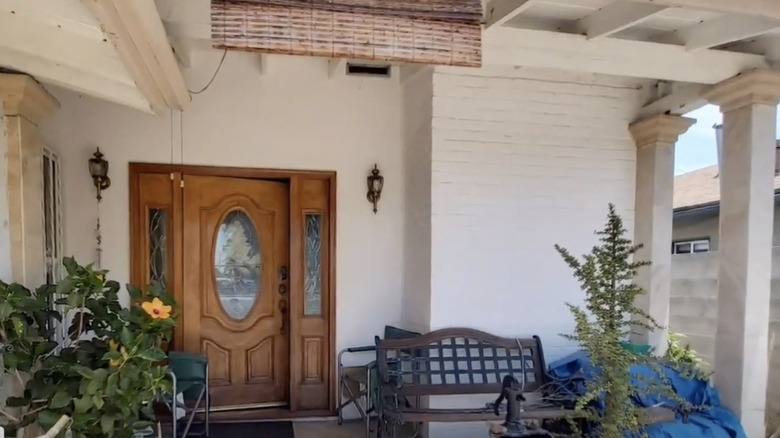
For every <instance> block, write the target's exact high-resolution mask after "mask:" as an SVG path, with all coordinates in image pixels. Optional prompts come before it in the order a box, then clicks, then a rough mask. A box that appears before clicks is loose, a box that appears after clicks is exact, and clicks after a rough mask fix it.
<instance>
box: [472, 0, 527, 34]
mask: <svg viewBox="0 0 780 438" xmlns="http://www.w3.org/2000/svg"><path fill="white" fill-rule="evenodd" d="M538 1H539V0H490V1H488V4H487V7H486V8H485V29H486V30H487V29H491V28H496V27H501V26H503V25H504V24H505V23H506V22H508V21H510V20H512V19H513V18H515V17H517V16H518V15H520V14H522V13H523V12H525V11H527V10H528V9H530V8H531V6H533V5H534V3H538Z"/></svg>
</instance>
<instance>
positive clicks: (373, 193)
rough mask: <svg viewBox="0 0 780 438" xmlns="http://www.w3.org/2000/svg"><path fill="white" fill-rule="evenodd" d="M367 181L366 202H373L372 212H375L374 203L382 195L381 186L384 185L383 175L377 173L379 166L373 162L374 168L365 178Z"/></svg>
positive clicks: (377, 201) (376, 202)
mask: <svg viewBox="0 0 780 438" xmlns="http://www.w3.org/2000/svg"><path fill="white" fill-rule="evenodd" d="M367 181H368V194H367V195H366V197H367V198H368V202H370V203H372V204H374V214H376V212H377V208H376V205H377V204H378V203H379V198H380V197H382V188H383V187H384V185H385V177H383V176H382V175H380V174H379V168H378V167H377V165H376V164H374V170H372V171H371V175H369V176H368V178H367Z"/></svg>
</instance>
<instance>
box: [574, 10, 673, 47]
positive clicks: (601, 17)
mask: <svg viewBox="0 0 780 438" xmlns="http://www.w3.org/2000/svg"><path fill="white" fill-rule="evenodd" d="M666 9H668V8H667V7H666V6H659V5H654V4H643V3H633V2H630V1H625V0H618V1H615V2H612V3H610V4H609V5H607V6H605V7H603V8H601V9H599V10H598V11H596V12H594V13H593V14H591V15H588V16H587V17H585V18H583V19H581V20H579V21H578V23H577V25H576V29H575V31H576V32H577V33H582V34H584V35H586V36H587V37H588V39H594V38H599V37H606V36H609V35H612V34H614V33H617V32H620V31H621V30H623V29H627V28H629V27H631V26H634V25H636V24H639V23H641V22H643V21H645V20H647V19H649V18H651V17H653V16H654V15H656V14H659V13H661V12H663V11H665V10H666Z"/></svg>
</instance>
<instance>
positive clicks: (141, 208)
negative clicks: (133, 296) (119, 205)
mask: <svg viewBox="0 0 780 438" xmlns="http://www.w3.org/2000/svg"><path fill="white" fill-rule="evenodd" d="M129 167H130V177H129V180H130V181H129V184H130V196H129V198H130V199H129V201H130V215H131V216H130V238H131V248H130V263H131V282H132V283H133V284H146V283H147V282H148V278H149V271H148V266H149V256H148V254H147V250H148V244H149V238H148V236H149V230H148V224H146V223H145V220H148V219H147V217H148V209H149V208H160V209H166V211H167V212H168V213H167V214H168V224H167V228H168V229H167V235H168V247H167V251H168V260H167V275H168V278H167V286H168V290H169V291H172V293H173V295H174V297H175V298H176V300H177V302H179V303H183V304H184V307H182V308H180V311H181V312H187V311H188V309H187V307H186V302H185V301H184V300H183V298H184V289H183V285H184V282H185V278H184V275H185V272H184V269H183V260H184V258H185V257H186V254H185V253H184V245H183V241H184V236H183V235H182V233H181V230H183V229H184V221H185V217H184V214H183V205H184V197H183V193H184V191H183V190H182V184H186V177H191V176H213V177H226V178H243V179H253V180H270V181H278V182H286V183H287V184H288V188H289V194H290V196H289V209H290V210H289V229H290V232H289V237H290V239H289V248H288V250H289V266H285V268H287V275H286V284H284V285H281V286H280V287H279V290H275V289H274V290H268V291H265V290H263V293H262V294H261V296H260V297H258V298H257V300H256V301H255V303H254V305H253V308H252V309H251V310H250V311H249V314H248V315H247V316H246V317H245V318H244V320H243V321H235V320H232V319H231V320H230V321H227V323H228V325H229V327H228V328H231V329H237V330H244V329H249V330H251V329H252V328H251V327H248V328H245V327H243V326H240V325H239V326H236V325H234V324H233V323H239V324H240V323H241V322H245V321H249V320H252V319H255V317H254V316H252V314H253V313H255V312H257V309H258V308H263V307H265V306H263V305H262V304H263V303H261V301H264V300H269V299H271V295H272V294H282V295H286V297H287V301H288V307H287V315H288V316H287V318H288V320H287V321H286V326H287V327H285V328H286V331H287V333H288V335H287V336H288V342H289V350H290V357H289V369H288V370H285V373H289V379H288V380H289V388H287V392H288V399H289V411H288V410H276V411H275V412H276V413H275V414H273V415H272V416H276V417H286V416H290V415H292V416H295V415H299V414H303V415H309V414H307V413H310V415H312V416H317V415H328V414H330V413H333V412H335V409H336V401H335V400H336V397H335V394H336V392H335V391H336V390H337V381H336V369H335V359H336V352H335V335H336V324H335V322H336V321H335V313H336V311H335V310H336V296H335V290H336V289H335V285H336V268H335V266H336V263H335V254H336V174H335V172H329V171H301V170H273V169H250V168H232V167H211V166H187V165H169V164H154V163H130V165H129ZM150 181H151V182H150ZM236 198H237V199H241V198H243V200H241V202H238V204H243V205H245V206H247V207H248V206H250V205H251V204H255V202H254V201H253V200H252V199H251V198H249V197H247V196H240V195H239V196H236ZM236 206H237V207H239V205H236ZM220 207H223V206H220ZM251 207H252V209H257V208H258V207H260V206H258V205H251ZM239 208H240V207H239ZM311 213H317V214H321V215H322V218H321V220H322V223H321V227H322V229H321V232H320V233H321V236H322V237H321V238H322V246H321V248H320V251H321V260H320V263H321V271H320V273H321V279H320V281H321V293H322V298H321V303H320V308H321V313H322V314H321V315H305V314H304V313H305V312H304V307H303V306H304V305H305V298H304V283H303V282H304V280H305V272H304V269H305V266H304V264H303V263H304V262H305V260H304V255H303V250H304V240H303V238H304V235H303V234H302V233H304V232H305V228H304V227H305V215H306V214H311ZM225 214H227V213H225ZM198 219H200V218H198ZM218 220H224V217H222V218H220V219H218ZM252 220H253V221H256V220H257V219H256V218H252ZM270 222H272V223H273V222H274V221H273V219H271V220H270ZM254 225H255V227H256V231H257V232H258V233H260V228H262V227H263V225H261V224H260V223H257V222H256V223H255V224H254ZM193 237H194V236H193ZM198 237H202V236H198ZM261 239H262V238H261ZM261 244H262V243H261ZM213 245H214V242H212V248H209V249H210V250H212V249H213ZM199 252H200V251H199ZM209 252H210V253H211V252H213V251H209ZM210 257H211V258H210V259H209V263H204V264H208V265H209V270H210V271H212V272H211V273H210V275H211V276H213V275H214V273H213V257H214V255H213V254H211V255H210ZM176 261H179V262H176ZM264 275H265V272H264ZM269 275H274V276H277V275H279V276H280V277H281V276H282V274H281V273H277V272H273V273H272V274H269ZM199 276H202V273H201V275H199ZM203 278H204V280H203V281H211V280H213V279H212V278H210V277H209V280H206V279H205V278H206V277H203ZM261 281H263V280H261ZM202 286H203V285H201V287H202ZM216 301H220V300H219V299H216ZM190 302H191V301H190ZM214 304H216V306H211V309H210V312H212V313H220V314H221V312H224V310H223V309H222V307H221V302H215V303H214ZM273 311H274V312H276V311H279V309H274V310H273ZM185 319H186V318H180V319H179V321H178V323H177V327H176V330H175V332H174V341H173V347H174V348H177V349H181V346H183V345H185V344H186V342H185V337H186V335H190V336H192V333H190V332H191V331H192V330H190V327H189V326H188V324H187V322H186V321H185ZM211 321H212V323H217V324H219V323H221V322H222V321H220V318H214V319H213V320H211ZM193 328H194V327H193ZM192 341H195V339H193V338H192V337H191V338H190V342H192ZM196 342H197V341H196ZM211 342H212V344H213V345H211V346H210V348H211V349H212V354H217V350H216V348H217V347H218V344H216V343H214V342H213V341H211ZM263 342H265V341H263V340H258V343H256V344H255V345H252V346H250V347H249V348H248V349H247V353H246V357H244V358H243V359H242V360H243V361H245V362H246V365H247V366H246V367H244V368H245V369H246V370H247V371H246V372H247V375H246V376H241V377H239V378H243V377H245V378H246V380H247V381H250V380H252V381H258V380H261V379H264V378H265V377H264V376H262V375H263V374H268V371H267V364H265V365H264V364H262V361H261V362H253V360H254V359H253V358H252V357H251V354H250V352H249V350H250V349H257V350H255V353H256V359H258V360H259V359H261V358H262V357H263V354H259V353H258V352H259V351H260V350H265V349H267V348H275V346H273V345H271V346H270V347H267V346H265V345H261V344H263ZM190 345H192V344H190ZM202 348H207V345H205V344H204V345H203V346H202ZM222 354H226V355H228V356H227V357H225V359H226V363H224V364H222V365H224V366H223V368H225V369H224V370H222V371H223V372H224V374H225V376H223V378H226V379H228V380H227V381H226V382H225V383H228V382H229V380H230V379H231V376H230V374H231V373H232V372H234V371H235V370H231V369H229V368H230V367H229V363H230V356H229V355H230V354H231V353H230V352H229V351H222ZM212 367H213V368H214V367H216V369H219V367H220V364H213V366H212ZM226 367H227V368H226ZM272 367H273V364H272ZM276 371H277V370H271V372H272V373H273V372H276ZM250 374H251V375H250ZM233 377H236V376H233ZM223 388H224V389H227V388H225V387H223ZM285 412H288V413H289V414H285ZM258 415H260V416H263V417H266V418H267V417H268V415H271V414H270V413H269V412H265V411H264V412H259V413H258Z"/></svg>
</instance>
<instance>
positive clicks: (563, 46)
mask: <svg viewBox="0 0 780 438" xmlns="http://www.w3.org/2000/svg"><path fill="white" fill-rule="evenodd" d="M483 45H484V47H485V51H484V60H483V63H484V65H513V66H529V67H541V68H557V69H563V70H576V71H584V72H589V73H601V74H609V75H615V76H628V77H635V78H651V79H663V80H669V81H679V82H693V83H701V84H715V83H718V82H720V81H722V80H725V79H728V78H730V77H732V76H734V75H736V74H738V73H741V72H743V71H745V70H749V69H753V68H760V67H766V66H767V61H766V59H765V58H764V57H763V56H760V55H752V54H744V53H735V52H726V51H719V50H700V51H698V52H688V51H686V50H685V48H684V47H681V46H674V45H669V44H658V43H648V42H642V41H629V40H622V39H617V38H602V39H598V40H595V41H588V39H587V38H586V37H585V36H582V35H572V34H564V33H556V32H547V31H538V30H528V29H510V28H507V27H504V28H500V29H495V31H493V32H487V33H486V34H485V36H484V42H483Z"/></svg>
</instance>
